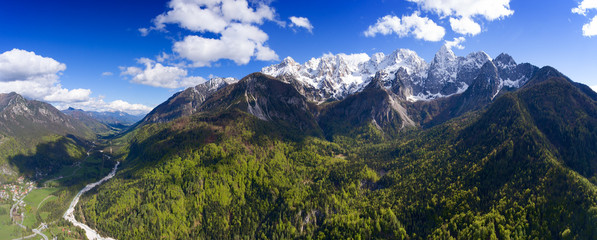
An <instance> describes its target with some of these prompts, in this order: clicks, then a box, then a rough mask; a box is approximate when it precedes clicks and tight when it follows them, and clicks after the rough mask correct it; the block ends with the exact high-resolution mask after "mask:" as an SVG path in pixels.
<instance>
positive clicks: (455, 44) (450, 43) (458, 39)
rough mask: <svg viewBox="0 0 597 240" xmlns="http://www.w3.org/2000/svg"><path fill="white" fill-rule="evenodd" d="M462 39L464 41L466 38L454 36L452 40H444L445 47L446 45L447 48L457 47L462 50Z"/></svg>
mask: <svg viewBox="0 0 597 240" xmlns="http://www.w3.org/2000/svg"><path fill="white" fill-rule="evenodd" d="M464 41H466V39H465V38H464V37H456V38H454V40H452V41H448V40H446V47H448V48H449V49H452V48H457V49H460V50H462V49H464V46H462V43H463V42H464Z"/></svg>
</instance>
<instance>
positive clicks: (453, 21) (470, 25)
mask: <svg viewBox="0 0 597 240" xmlns="http://www.w3.org/2000/svg"><path fill="white" fill-rule="evenodd" d="M450 26H451V27H452V30H454V32H456V33H460V34H462V35H466V34H469V35H472V36H475V35H477V34H479V33H480V32H481V25H479V24H478V23H476V22H475V21H473V20H472V19H471V18H470V17H462V18H460V19H457V18H450Z"/></svg>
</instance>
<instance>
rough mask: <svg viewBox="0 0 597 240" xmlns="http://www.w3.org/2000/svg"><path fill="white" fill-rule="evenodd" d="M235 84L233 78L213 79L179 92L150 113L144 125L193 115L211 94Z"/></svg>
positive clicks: (143, 121)
mask: <svg viewBox="0 0 597 240" xmlns="http://www.w3.org/2000/svg"><path fill="white" fill-rule="evenodd" d="M234 82H236V79H233V78H213V79H211V80H209V81H207V82H205V83H202V84H199V85H197V86H195V87H190V88H187V89H185V90H184V91H182V92H178V93H176V94H174V96H172V97H170V99H168V100H167V101H166V102H164V103H162V104H160V105H158V106H157V107H156V108H154V109H153V110H152V111H151V112H149V113H148V114H147V115H146V116H145V117H144V118H143V120H142V124H146V123H156V122H168V121H171V120H173V119H176V118H179V117H182V116H189V115H192V114H193V113H195V112H197V108H198V107H199V106H201V104H202V103H203V102H204V101H205V100H206V99H207V98H208V97H209V96H210V95H211V94H213V93H215V92H216V91H218V90H220V89H221V88H223V87H225V86H228V85H230V84H232V83H234Z"/></svg>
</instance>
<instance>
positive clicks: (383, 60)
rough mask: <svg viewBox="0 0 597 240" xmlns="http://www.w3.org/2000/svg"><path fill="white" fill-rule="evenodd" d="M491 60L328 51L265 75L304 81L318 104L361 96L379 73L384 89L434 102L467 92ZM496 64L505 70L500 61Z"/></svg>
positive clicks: (448, 53)
mask: <svg viewBox="0 0 597 240" xmlns="http://www.w3.org/2000/svg"><path fill="white" fill-rule="evenodd" d="M488 61H492V59H491V57H489V55H487V53H485V52H482V51H479V52H474V53H470V54H468V55H467V56H466V57H457V56H456V55H455V54H454V52H453V51H452V50H451V49H450V48H449V47H448V46H446V45H443V46H442V47H441V48H440V49H439V51H438V52H437V53H436V54H435V56H434V58H433V60H432V61H431V62H429V63H428V62H426V61H425V60H423V59H422V58H421V57H419V56H418V55H417V53H416V52H414V51H412V50H409V49H397V50H395V51H393V52H392V53H390V54H384V53H381V52H380V53H375V54H372V55H371V56H369V55H367V54H365V53H359V54H343V53H340V54H336V55H333V54H329V53H328V54H324V55H323V56H321V57H319V58H311V59H310V60H308V61H307V62H305V63H303V64H299V63H297V62H295V61H294V60H293V59H292V58H290V57H287V58H285V59H284V60H282V62H281V63H279V64H275V65H271V66H268V67H264V68H263V69H262V70H261V72H262V73H265V74H268V75H272V76H274V77H283V78H284V79H285V80H291V79H294V80H296V81H298V82H299V83H302V85H303V86H304V88H305V89H303V90H302V91H307V92H309V95H310V98H312V100H315V101H318V102H322V101H325V100H328V99H341V98H344V97H346V96H347V95H349V94H353V93H355V92H359V91H361V90H362V89H363V88H364V87H365V86H366V85H367V84H369V82H370V81H371V79H372V78H373V77H375V76H376V75H377V76H378V78H379V79H378V80H379V81H380V83H381V86H384V87H386V88H388V89H390V88H392V89H393V88H394V87H396V89H406V88H408V89H411V90H408V91H404V92H405V94H404V95H409V94H410V95H412V96H416V98H417V99H434V98H438V97H445V96H449V95H452V94H457V93H461V92H463V91H464V90H466V89H467V88H468V86H470V85H471V84H472V81H473V80H474V79H475V77H476V75H477V74H478V72H479V70H480V69H481V67H482V66H483V65H484V64H485V63H486V62H488ZM494 61H496V62H503V64H502V65H504V66H511V65H513V66H516V63H515V62H514V60H512V59H511V57H510V56H507V55H500V56H499V57H498V58H496V60H494ZM496 66H497V67H498V68H500V69H503V68H502V67H500V63H497V64H496ZM513 71H514V70H513ZM517 76H518V75H517ZM397 77H399V80H397V79H398V78H397ZM513 77H514V75H513ZM513 77H512V78H513ZM517 79H518V78H517ZM412 96H410V97H412ZM403 97H404V98H407V99H408V98H409V96H403Z"/></svg>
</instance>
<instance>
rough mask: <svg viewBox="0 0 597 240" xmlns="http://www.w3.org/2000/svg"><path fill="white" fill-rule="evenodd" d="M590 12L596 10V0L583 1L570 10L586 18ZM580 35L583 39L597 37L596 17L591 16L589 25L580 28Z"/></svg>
mask: <svg viewBox="0 0 597 240" xmlns="http://www.w3.org/2000/svg"><path fill="white" fill-rule="evenodd" d="M590 10H597V0H583V1H582V2H580V3H579V4H578V7H576V8H573V9H572V12H573V13H576V14H580V15H583V16H587V14H588V12H589V11H590ZM582 34H583V36H585V37H592V36H597V15H596V16H593V18H592V20H591V21H590V22H589V23H586V24H584V25H583V26H582Z"/></svg>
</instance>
